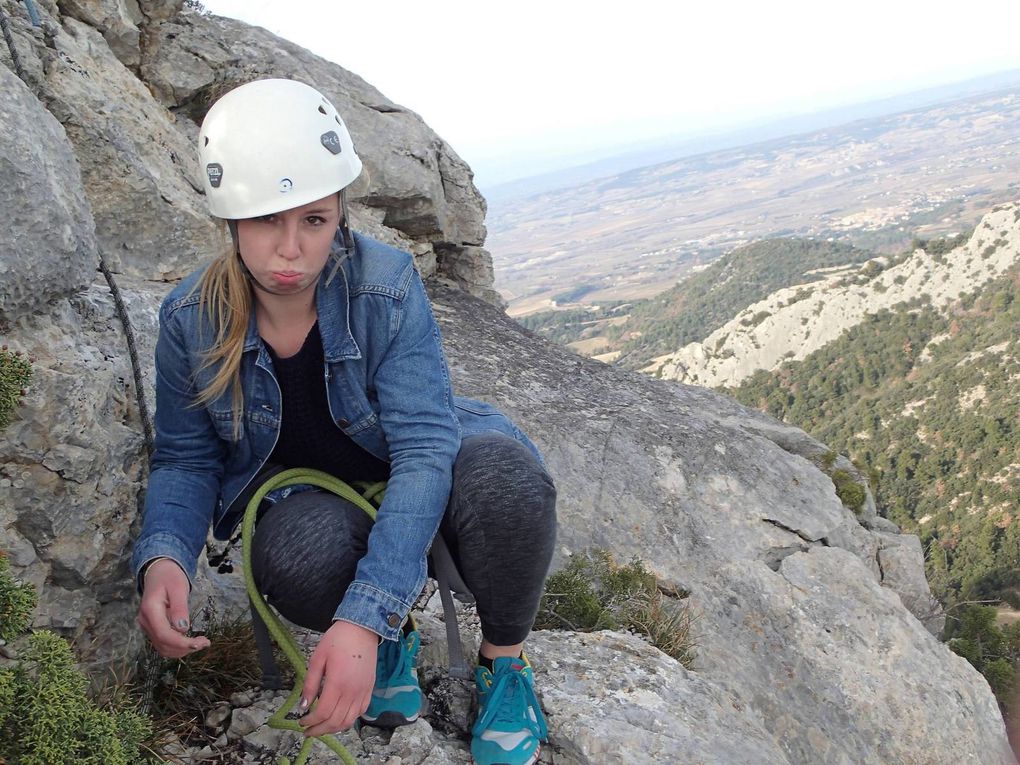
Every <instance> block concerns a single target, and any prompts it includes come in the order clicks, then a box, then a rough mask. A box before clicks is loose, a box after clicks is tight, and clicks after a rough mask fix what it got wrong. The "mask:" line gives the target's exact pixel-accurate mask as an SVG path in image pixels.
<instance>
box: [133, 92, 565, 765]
mask: <svg viewBox="0 0 1020 765" xmlns="http://www.w3.org/2000/svg"><path fill="white" fill-rule="evenodd" d="M199 155H200V162H201V167H202V171H203V173H204V175H205V192H206V198H207V200H208V204H209V210H210V213H211V214H212V215H213V216H215V217H217V218H221V219H223V220H225V221H226V222H227V226H228V228H229V231H230V234H231V239H232V247H230V248H229V249H228V250H227V251H225V252H224V253H223V254H222V255H221V256H220V257H219V258H218V259H216V260H215V261H214V262H213V263H212V264H211V265H209V266H208V267H207V268H205V269H203V270H201V271H199V272H197V273H195V274H193V275H192V276H190V277H188V278H187V279H185V280H184V281H183V282H182V283H181V284H180V285H179V286H178V287H177V288H176V289H174V290H173V292H171V293H170V295H169V296H168V297H167V299H166V300H165V301H164V303H163V305H162V307H161V310H160V334H159V340H158V343H157V346H156V400H157V404H156V449H155V453H154V456H153V459H152V468H151V473H150V478H149V487H148V493H147V496H146V506H145V518H144V524H143V528H142V532H141V535H140V537H139V539H138V542H137V544H136V546H135V550H134V556H133V566H134V571H135V572H136V575H137V576H138V581H139V586H140V588H141V591H142V601H141V607H140V610H139V617H138V621H139V624H140V626H141V627H142V629H143V630H144V631H145V633H146V634H147V635H148V637H149V639H150V640H151V642H152V643H153V645H154V646H155V648H156V649H157V650H158V651H159V653H161V654H162V655H164V656H172V657H181V656H185V655H187V654H189V653H191V652H193V651H196V650H200V649H202V648H204V647H206V646H208V641H207V640H206V639H205V638H202V637H189V636H188V594H189V590H190V580H191V577H193V575H194V572H195V569H196V565H197V560H198V556H199V553H200V552H201V550H202V549H203V545H204V540H205V537H206V532H207V530H208V528H209V526H210V524H211V525H212V527H213V531H214V534H215V535H216V537H217V538H220V539H225V538H228V537H229V536H230V534H231V533H232V532H233V531H234V529H235V527H236V526H237V524H238V522H239V520H240V517H241V515H242V513H243V510H244V505H245V503H246V498H247V497H250V496H251V495H252V494H253V492H254V491H255V489H256V488H257V487H258V485H259V484H260V483H261V482H262V481H263V480H265V478H266V476H267V475H268V474H271V473H273V472H276V471H278V470H279V469H281V468H289V467H311V468H316V469H320V470H324V471H326V472H328V473H331V474H332V475H335V476H337V477H338V478H341V479H343V480H346V481H354V480H369V481H378V480H387V481H388V485H387V491H386V494H385V499H384V500H383V503H382V505H381V507H380V509H379V512H378V515H377V519H376V521H375V523H374V524H372V523H371V522H370V521H369V519H368V517H367V516H366V515H365V514H364V512H363V511H361V510H360V509H358V508H356V507H355V506H354V505H351V504H350V503H347V502H346V501H344V500H342V499H340V498H338V497H336V496H334V495H332V494H329V493H325V492H320V491H297V492H294V491H291V492H290V493H288V492H287V491H286V490H284V491H280V492H277V493H276V494H275V495H271V496H270V499H271V500H275V501H274V502H272V503H264V505H263V507H262V508H261V509H260V513H261V514H260V516H259V520H258V523H257V526H256V531H255V534H254V538H253V545H254V549H253V556H252V568H253V574H254V576H255V580H256V583H257V584H258V586H259V588H260V590H261V591H262V592H263V593H265V595H266V598H267V600H268V601H269V602H270V603H271V604H273V605H274V606H275V607H276V608H277V609H278V610H279V611H280V612H281V613H282V614H283V615H284V616H285V617H287V618H288V619H290V620H291V621H293V622H295V623H297V624H300V625H302V626H305V627H308V628H311V629H316V630H319V631H322V632H323V635H322V639H321V641H320V642H319V644H318V646H317V648H316V649H315V651H314V652H313V654H312V656H311V659H310V661H309V671H308V674H307V677H306V679H305V683H304V686H303V690H302V700H301V706H302V708H304V709H309V711H308V712H307V714H306V715H305V716H304V718H303V723H304V725H305V731H306V734H307V735H320V734H322V733H327V732H334V731H337V730H342V729H345V728H348V727H350V726H351V725H352V724H353V723H354V722H355V721H356V720H357V719H358V718H359V717H360V718H361V719H362V720H363V721H364V722H368V723H374V724H378V725H385V726H393V725H398V724H404V723H407V722H411V721H413V720H414V719H416V718H417V716H418V714H419V710H420V708H421V698H422V697H421V691H420V689H419V687H418V683H417V677H416V673H415V671H414V668H413V667H414V658H415V655H416V653H417V650H418V646H419V637H418V633H417V630H416V629H415V628H414V624H413V622H412V621H411V620H410V619H409V611H410V608H411V605H412V603H413V602H414V601H415V599H416V598H417V596H418V595H419V593H420V592H421V589H422V587H423V585H424V582H425V578H426V572H427V565H426V555H427V553H428V550H429V547H430V545H431V542H432V539H433V537H434V536H435V534H436V533H437V531H439V532H440V533H441V534H442V535H443V538H444V540H445V541H446V543H447V546H448V547H449V548H450V551H451V552H452V554H453V556H454V558H455V560H456V561H457V564H458V568H459V570H460V572H461V575H462V577H463V579H464V581H465V582H466V584H467V585H468V587H469V588H470V589H471V591H472V594H473V595H474V596H475V599H476V602H477V604H478V611H479V616H480V620H481V624H482V643H481V648H480V651H479V657H478V661H479V665H478V669H477V670H476V673H475V677H476V684H477V687H478V692H479V715H478V720H477V721H476V724H475V726H474V728H473V730H472V734H473V738H472V745H471V749H472V755H473V756H474V758H475V761H476V762H477V763H478V764H479V765H494V764H495V763H511V764H512V765H519V764H523V765H530V763H533V762H535V761H536V760H537V758H538V750H539V741H540V740H541V739H542V738H543V737H544V734H545V726H544V721H543V720H542V713H541V710H540V709H539V706H538V703H537V700H536V699H535V696H534V692H533V690H532V682H533V679H532V674H531V669H530V666H529V665H528V663H527V660H526V659H525V658H524V656H523V653H522V646H523V642H524V638H525V637H526V635H527V633H528V632H529V631H530V629H531V625H532V623H533V620H534V617H535V614H536V612H537V608H538V601H539V598H540V596H541V590H542V585H543V581H544V577H545V574H546V572H547V569H548V566H549V562H550V560H551V556H552V546H553V541H554V537H555V510H554V505H555V490H554V488H553V485H552V482H551V480H550V479H549V477H548V475H547V474H546V472H545V470H544V469H543V467H542V465H541V461H540V458H539V456H538V453H537V451H536V450H535V448H534V446H533V445H532V444H531V442H530V441H529V440H528V439H527V438H526V437H525V436H523V434H521V433H520V431H519V430H517V428H516V427H514V425H513V424H512V423H511V422H509V420H507V419H506V418H505V417H504V416H503V415H501V414H500V413H499V412H498V411H496V410H495V409H493V408H492V407H489V406H487V405H485V404H481V403H479V402H474V401H469V400H466V399H456V398H455V397H454V396H453V394H452V392H451V389H450V381H449V372H448V370H447V366H446V362H445V359H444V357H443V351H442V346H441V342H440V337H439V330H438V328H437V326H436V323H435V320H434V318H433V316H432V313H431V309H430V307H429V302H428V298H427V296H426V294H425V291H424V288H423V286H422V283H421V279H420V278H419V277H418V274H417V273H416V272H415V270H414V267H413V263H412V260H411V257H410V256H409V255H407V254H406V253H403V252H400V251H398V250H396V249H394V248H392V247H389V246H387V245H384V244H382V243H380V242H377V241H374V240H372V239H369V238H368V237H365V236H361V235H359V234H354V233H352V232H351V231H350V230H349V228H348V227H347V220H346V214H345V203H344V202H345V199H344V188H345V187H346V186H348V185H349V184H351V183H352V182H353V181H354V180H355V178H357V177H358V175H359V174H360V172H361V161H360V159H359V158H358V156H357V154H356V153H355V151H354V146H353V145H352V143H351V139H350V135H349V134H348V131H347V129H346V127H345V125H344V123H343V120H342V119H341V118H340V116H339V115H338V114H337V112H336V109H334V108H333V106H332V104H330V103H329V101H328V100H327V99H326V98H324V97H323V96H322V95H321V94H320V93H318V92H317V91H316V90H314V89H313V88H311V87H309V86H307V85H304V84H301V83H298V82H294V81H289V80H261V81H256V82H252V83H248V84H247V85H243V86H241V87H239V88H236V89H235V90H233V91H231V92H230V93H228V94H226V95H225V96H223V98H221V99H220V100H219V101H217V102H216V104H214V105H213V107H212V109H210V111H209V113H208V114H207V116H206V118H205V120H204V122H203V125H202V129H201V132H200V135H199ZM313 702H314V704H313Z"/></svg>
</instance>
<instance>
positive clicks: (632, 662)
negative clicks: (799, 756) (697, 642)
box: [528, 632, 790, 765]
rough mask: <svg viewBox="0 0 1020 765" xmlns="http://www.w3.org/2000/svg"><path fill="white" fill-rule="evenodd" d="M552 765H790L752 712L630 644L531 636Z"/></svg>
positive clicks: (599, 637)
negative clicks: (554, 754)
mask: <svg viewBox="0 0 1020 765" xmlns="http://www.w3.org/2000/svg"><path fill="white" fill-rule="evenodd" d="M528 655H529V657H530V658H531V660H532V664H533V665H534V667H535V672H536V674H537V675H538V677H539V683H540V685H539V690H540V692H541V697H542V704H543V706H544V708H545V711H546V715H547V718H546V719H547V722H548V723H549V726H550V730H552V731H554V733H553V734H552V736H551V741H550V745H551V747H552V748H553V749H555V750H556V751H557V754H558V757H557V758H556V762H561V761H562V762H566V763H571V765H574V764H575V763H576V764H577V765H582V764H584V765H587V763H610V762H618V763H628V765H660V764H661V763H666V762H676V763H681V762H697V763H704V765H744V764H745V763H746V764H747V765H787V764H788V763H789V762H790V760H789V759H788V758H787V756H786V754H785V753H784V752H783V749H782V748H781V747H780V746H779V744H778V742H777V741H776V739H775V738H774V737H773V735H772V734H771V732H770V731H769V730H768V729H767V728H766V727H765V726H764V725H763V722H762V720H761V718H760V717H758V715H757V714H756V712H757V710H756V709H755V708H754V707H753V706H752V705H748V704H746V703H743V702H741V701H740V700H739V699H738V698H737V697H735V696H731V695H730V694H729V693H727V692H726V691H725V690H724V689H722V688H720V687H718V686H715V685H714V684H713V683H712V682H711V681H709V680H706V679H705V678H703V677H700V676H699V675H698V674H697V673H695V672H689V671H687V670H685V669H684V668H683V667H682V666H680V664H679V663H677V662H676V661H674V660H673V659H670V658H669V657H668V656H666V655H665V654H662V653H660V652H659V651H658V650H656V649H655V648H652V647H651V646H649V645H648V644H647V643H645V642H644V641H643V640H641V639H640V638H638V637H636V636H634V635H619V634H614V633H612V632H599V633H593V634H588V635H585V634H569V633H568V635H567V636H566V638H565V637H564V635H562V634H560V633H553V632H536V633H534V634H533V635H532V637H531V639H530V641H529V643H528Z"/></svg>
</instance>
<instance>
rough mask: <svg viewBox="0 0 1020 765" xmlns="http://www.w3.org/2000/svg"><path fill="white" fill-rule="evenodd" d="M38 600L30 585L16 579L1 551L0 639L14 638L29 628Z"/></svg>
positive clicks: (9, 639) (8, 639)
mask: <svg viewBox="0 0 1020 765" xmlns="http://www.w3.org/2000/svg"><path fill="white" fill-rule="evenodd" d="M36 600H37V598H36V594H35V590H34V589H33V588H32V587H31V586H30V585H27V584H21V583H20V582H16V581H15V580H14V578H13V577H12V576H11V564H10V563H9V562H8V560H7V556H6V555H4V554H3V553H2V552H0V640H6V641H11V640H14V638H16V637H17V636H18V635H20V634H21V633H23V632H25V630H27V629H28V625H29V624H30V623H31V620H32V612H33V611H34V610H35V605H36Z"/></svg>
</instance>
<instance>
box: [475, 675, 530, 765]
mask: <svg viewBox="0 0 1020 765" xmlns="http://www.w3.org/2000/svg"><path fill="white" fill-rule="evenodd" d="M492 668H493V671H492V672H490V671H489V670H488V669H486V668H485V667H478V668H477V669H475V686H476V687H477V689H478V719H477V720H475V724H474V727H473V728H472V729H471V756H472V757H474V759H475V763H476V764H477V765H532V764H533V763H535V762H537V761H538V755H539V752H540V751H541V749H542V745H541V742H542V741H545V739H546V736H548V734H549V730H548V728H547V727H546V724H545V717H544V716H543V714H542V707H541V706H540V705H539V703H538V697H537V696H535V687H534V684H535V676H534V673H533V672H532V670H531V664H530V663H529V662H528V659H527V657H525V656H522V657H521V658H519V659H515V658H509V657H507V658H500V659H495V660H494V661H493V662H492Z"/></svg>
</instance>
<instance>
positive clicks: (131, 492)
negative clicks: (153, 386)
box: [0, 285, 159, 662]
mask: <svg viewBox="0 0 1020 765" xmlns="http://www.w3.org/2000/svg"><path fill="white" fill-rule="evenodd" d="M126 299H127V301H128V305H129V310H131V311H132V320H133V323H134V326H135V329H136V331H138V333H139V337H140V344H141V352H142V353H143V357H144V355H146V351H148V354H147V355H148V356H149V357H150V358H151V352H152V350H151V349H152V342H154V339H155V326H156V309H157V307H158V302H159V292H158V291H153V290H151V288H150V289H148V291H139V292H137V293H132V294H127V295H126ZM14 327H15V330H14V331H13V332H12V333H10V334H9V335H7V336H6V337H5V342H8V343H9V344H10V345H11V347H13V348H15V349H17V350H21V351H23V352H24V353H26V354H27V355H29V356H30V357H32V358H33V359H34V362H33V364H32V367H33V377H32V382H31V384H30V387H29V389H28V391H27V395H26V396H25V398H24V399H23V401H22V403H21V405H20V406H19V408H18V409H17V411H16V413H15V416H14V419H13V421H12V422H11V424H10V425H9V426H8V427H7V428H6V429H5V430H4V431H3V433H2V434H0V483H5V484H6V488H4V489H3V490H2V491H0V529H3V538H4V546H5V547H7V545H8V544H10V545H11V546H12V547H13V548H14V549H16V550H23V549H24V548H25V547H26V546H30V547H31V548H32V549H33V550H34V555H31V556H29V555H27V554H25V555H21V556H20V557H19V561H21V562H27V563H26V566H25V568H24V569H22V572H23V573H22V576H24V578H25V579H27V580H28V581H30V582H32V583H33V584H34V585H35V586H36V587H37V589H38V590H39V593H40V604H39V608H38V610H37V613H36V619H35V626H37V627H52V628H56V629H58V630H59V631H61V632H62V633H63V634H65V635H67V636H68V637H72V638H82V640H81V646H82V647H83V648H86V647H87V648H88V650H89V651H90V652H91V655H90V657H89V658H91V659H95V660H97V661H101V662H102V661H104V660H105V661H108V660H110V659H112V658H118V659H120V658H122V657H124V656H125V655H128V654H130V652H131V650H132V649H133V647H137V646H138V645H139V644H140V635H139V633H138V632H137V631H136V630H134V629H132V630H129V631H127V632H126V633H125V631H124V625H125V624H131V623H132V622H133V614H134V608H135V606H134V604H133V602H132V597H133V594H134V587H133V584H132V582H131V578H130V575H129V573H128V568H127V565H128V556H129V554H130V547H131V538H132V534H133V522H134V521H135V520H136V517H137V512H138V507H139V504H138V503H139V500H140V495H141V489H142V480H143V476H144V447H143V438H142V435H141V432H140V428H139V422H140V421H139V418H138V411H137V407H136V403H135V398H134V394H133V391H132V387H133V386H132V383H131V380H132V371H131V366H130V363H129V361H128V358H127V355H126V353H125V347H126V346H125V343H124V339H123V329H122V327H121V324H120V321H119V320H118V318H117V316H116V315H115V312H114V308H113V301H112V298H111V295H110V292H109V290H108V288H106V287H105V285H104V286H93V287H91V288H90V289H89V290H88V291H87V292H83V293H79V294H78V295H75V296H72V297H71V298H70V299H68V298H62V299H60V300H57V301H55V302H54V303H53V307H52V309H51V311H50V312H49V313H47V314H43V313H37V314H32V315H24V316H22V317H20V318H19V319H18V320H17V322H16V324H15V325H14ZM54 413H58V414H57V415H55V414H54Z"/></svg>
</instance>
